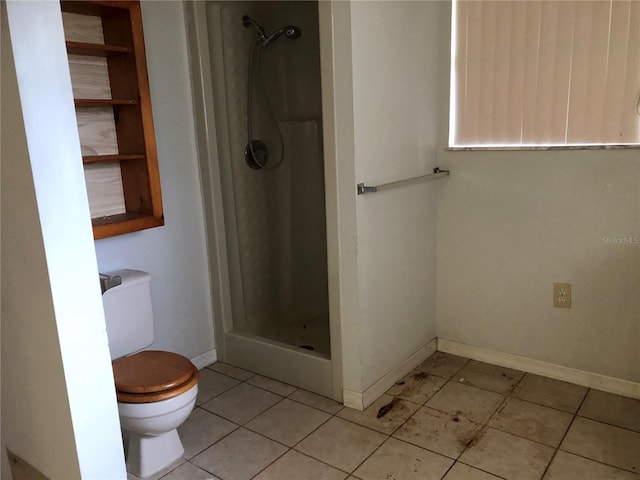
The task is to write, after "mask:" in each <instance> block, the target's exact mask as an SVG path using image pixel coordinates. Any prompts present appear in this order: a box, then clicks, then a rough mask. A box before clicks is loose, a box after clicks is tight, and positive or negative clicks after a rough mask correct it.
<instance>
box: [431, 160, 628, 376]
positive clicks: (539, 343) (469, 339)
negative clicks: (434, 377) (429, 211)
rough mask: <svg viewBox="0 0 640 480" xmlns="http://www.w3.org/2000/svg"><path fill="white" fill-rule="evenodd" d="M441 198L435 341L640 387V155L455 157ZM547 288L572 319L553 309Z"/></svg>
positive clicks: (450, 162)
mask: <svg viewBox="0 0 640 480" xmlns="http://www.w3.org/2000/svg"><path fill="white" fill-rule="evenodd" d="M441 159H442V163H443V164H445V165H446V166H447V167H449V168H451V171H452V175H451V178H450V179H449V181H448V182H447V184H446V186H445V187H443V188H441V190H440V196H439V198H438V299H437V305H438V336H439V337H442V338H447V339H451V340H456V341H459V342H463V343H468V344H472V345H477V346H482V347H485V348H490V349H494V350H498V351H500V352H506V353H512V354H516V355H521V356H524V357H529V358H533V359H537V360H544V361H547V362H550V363H554V364H558V365H564V366H568V367H573V368H577V369H580V370H586V371H589V372H594V373H599V374H602V375H607V376H612V377H617V378H621V379H626V380H630V381H635V382H638V381H640V356H639V355H640V330H639V328H640V250H639V249H640V245H638V244H626V245H625V244H622V245H611V244H609V245H608V244H604V243H603V238H604V237H609V238H613V237H627V236H631V237H633V238H635V239H637V238H638V237H639V236H640V214H639V213H640V200H639V199H640V155H638V152H637V151H631V150H616V151H607V150H597V151H529V152H457V153H452V152H450V153H446V154H442V155H441ZM553 282H565V283H571V284H572V286H573V288H572V297H573V302H572V308H571V309H559V308H553V304H552V286H553Z"/></svg>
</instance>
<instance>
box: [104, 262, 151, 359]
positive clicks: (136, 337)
mask: <svg viewBox="0 0 640 480" xmlns="http://www.w3.org/2000/svg"><path fill="white" fill-rule="evenodd" d="M106 275H109V276H116V275H117V276H120V277H121V278H122V283H121V284H120V285H118V286H115V287H112V288H110V289H109V290H107V291H106V292H104V293H103V294H102V303H103V305H104V316H105V320H106V323H107V336H108V337H109V351H110V352H111V359H112V360H114V359H116V358H120V357H124V356H125V355H129V354H131V353H134V352H137V351H139V350H142V349H144V348H145V347H148V346H149V345H151V344H152V343H153V311H152V309H151V275H149V274H148V273H147V272H141V271H139V270H118V271H115V272H109V273H107V274H106Z"/></svg>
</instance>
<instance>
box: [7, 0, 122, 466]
mask: <svg viewBox="0 0 640 480" xmlns="http://www.w3.org/2000/svg"><path fill="white" fill-rule="evenodd" d="M4 8H5V4H3V5H2V9H3V13H2V22H3V27H2V207H3V210H2V266H3V270H2V302H3V303H2V311H3V323H2V367H3V368H2V407H3V408H2V443H3V447H6V448H8V449H9V450H11V451H12V452H13V453H15V454H16V455H18V456H20V457H21V458H23V459H24V460H25V461H26V462H28V463H29V464H31V465H32V466H33V467H35V468H36V469H37V470H39V471H40V472H42V473H43V474H44V475H46V476H47V477H48V478H80V477H82V478H96V479H98V478H124V477H125V476H126V473H125V468H124V455H123V450H122V440H121V436H120V428H119V421H118V411H117V406H116V398H115V390H114V387H113V374H112V371H111V363H110V359H109V351H108V346H107V336H106V331H105V324H104V314H103V311H102V301H101V296H100V289H99V285H98V282H97V266H96V261H95V253H94V249H93V241H92V240H93V239H92V232H91V224H90V221H89V206H88V202H87V194H86V189H85V187H84V176H83V171H82V164H81V162H80V158H81V154H80V144H79V140H78V133H77V128H76V123H75V112H74V108H73V96H72V92H71V80H70V77H69V69H68V67H67V63H66V51H65V47H64V38H63V32H62V19H61V15H60V9H59V5H58V4H57V3H56V2H29V3H25V2H13V1H12V2H6V8H7V11H8V14H5V11H4ZM7 20H8V23H7ZM7 25H9V28H10V33H11V38H9V30H8V29H7ZM14 60H15V69H14ZM43 79H46V81H44V80H43ZM16 80H17V81H16ZM18 88H19V93H18ZM3 455H4V452H3ZM3 460H6V458H3ZM5 475H7V472H6V468H5V469H3V478H4V476H5Z"/></svg>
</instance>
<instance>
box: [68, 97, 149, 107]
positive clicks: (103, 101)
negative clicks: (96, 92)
mask: <svg viewBox="0 0 640 480" xmlns="http://www.w3.org/2000/svg"><path fill="white" fill-rule="evenodd" d="M73 101H74V103H75V104H76V107H114V106H127V105H139V104H140V102H139V101H138V100H114V99H112V98H74V99H73Z"/></svg>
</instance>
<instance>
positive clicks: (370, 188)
mask: <svg viewBox="0 0 640 480" xmlns="http://www.w3.org/2000/svg"><path fill="white" fill-rule="evenodd" d="M434 175H449V170H442V169H441V168H439V167H435V168H434V169H433V173H427V174H426V175H420V176H418V177H412V178H406V179H404V180H397V181H395V182H389V183H383V184H381V185H365V184H364V183H359V184H358V185H356V188H357V192H358V195H364V194H365V193H374V192H379V191H381V190H386V189H387V188H394V187H399V186H401V185H404V184H408V183H413V182H416V181H419V180H423V179H425V178H429V177H433V176H434Z"/></svg>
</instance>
